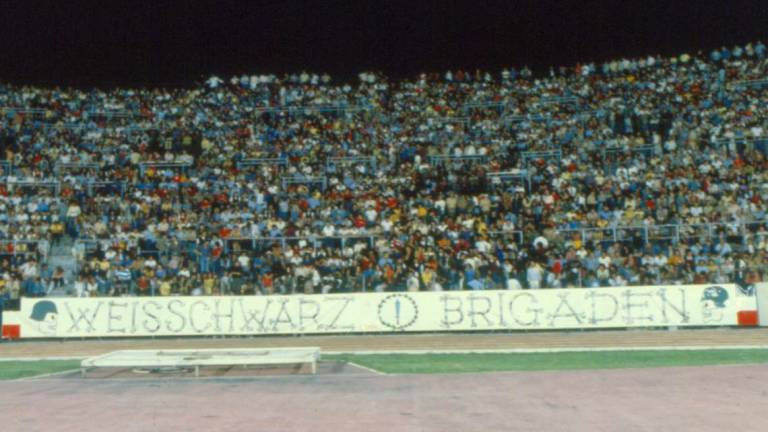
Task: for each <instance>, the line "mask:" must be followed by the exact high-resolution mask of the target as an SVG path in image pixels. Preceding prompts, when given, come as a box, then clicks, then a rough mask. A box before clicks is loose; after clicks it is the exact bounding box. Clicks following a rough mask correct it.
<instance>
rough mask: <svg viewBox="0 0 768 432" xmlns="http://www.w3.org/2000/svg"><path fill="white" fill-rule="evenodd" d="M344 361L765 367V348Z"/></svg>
mask: <svg viewBox="0 0 768 432" xmlns="http://www.w3.org/2000/svg"><path fill="white" fill-rule="evenodd" d="M323 360H341V361H348V362H353V363H356V364H359V365H361V366H365V367H368V368H371V369H375V370H377V371H381V372H385V373H400V374H417V373H466V372H499V371H542V370H574V369H621V368H653V367H673V366H704V365H725V364H747V363H768V350H765V349H743V350H739V349H734V350H691V351H595V352H563V353H520V354H492V353H476V354H365V355H355V354H344V355H333V356H327V355H324V356H323Z"/></svg>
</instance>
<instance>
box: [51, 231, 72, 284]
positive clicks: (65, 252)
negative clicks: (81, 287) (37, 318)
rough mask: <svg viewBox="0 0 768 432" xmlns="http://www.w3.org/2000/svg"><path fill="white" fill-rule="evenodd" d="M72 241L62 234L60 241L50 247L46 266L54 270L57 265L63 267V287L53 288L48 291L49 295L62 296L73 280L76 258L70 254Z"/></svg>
mask: <svg viewBox="0 0 768 432" xmlns="http://www.w3.org/2000/svg"><path fill="white" fill-rule="evenodd" d="M73 244H74V241H73V240H72V239H71V238H69V237H67V236H64V238H62V240H61V242H60V243H59V244H57V245H56V246H53V247H51V252H50V255H49V256H48V268H50V269H51V270H55V269H56V268H57V267H61V268H62V269H64V280H65V281H66V282H65V283H64V287H63V288H59V289H56V290H53V291H51V292H50V293H49V295H50V296H64V295H66V294H67V291H68V290H69V288H70V287H72V284H73V283H74V280H75V275H76V274H77V259H75V256H74V255H73V254H72V245H73Z"/></svg>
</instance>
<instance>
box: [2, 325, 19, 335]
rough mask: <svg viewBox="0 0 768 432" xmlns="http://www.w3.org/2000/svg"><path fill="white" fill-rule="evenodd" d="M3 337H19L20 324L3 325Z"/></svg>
mask: <svg viewBox="0 0 768 432" xmlns="http://www.w3.org/2000/svg"><path fill="white" fill-rule="evenodd" d="M3 337H4V338H6V339H18V338H19V337H21V326H20V325H18V324H9V325H4V326H3Z"/></svg>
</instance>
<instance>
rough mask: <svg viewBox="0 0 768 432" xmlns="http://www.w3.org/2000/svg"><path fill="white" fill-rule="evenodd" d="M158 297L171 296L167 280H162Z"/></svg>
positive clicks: (169, 283)
mask: <svg viewBox="0 0 768 432" xmlns="http://www.w3.org/2000/svg"><path fill="white" fill-rule="evenodd" d="M159 290H160V295H161V296H169V295H171V282H170V280H169V278H167V277H166V278H165V279H163V281H162V282H160V288H159Z"/></svg>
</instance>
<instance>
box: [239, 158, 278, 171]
mask: <svg viewBox="0 0 768 432" xmlns="http://www.w3.org/2000/svg"><path fill="white" fill-rule="evenodd" d="M287 164H288V158H286V157H277V158H252V159H243V160H241V161H237V163H236V166H237V168H238V169H242V168H244V167H254V166H261V165H281V166H283V165H287Z"/></svg>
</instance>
